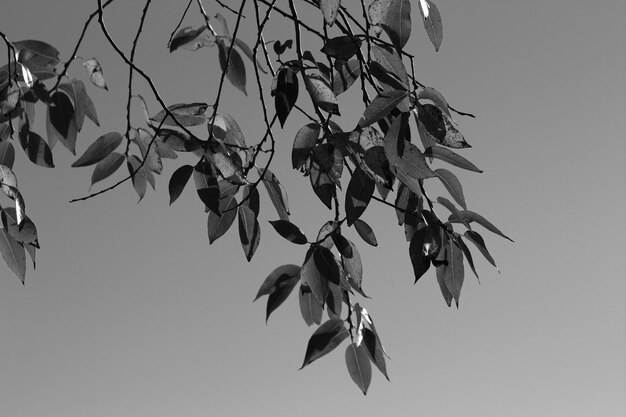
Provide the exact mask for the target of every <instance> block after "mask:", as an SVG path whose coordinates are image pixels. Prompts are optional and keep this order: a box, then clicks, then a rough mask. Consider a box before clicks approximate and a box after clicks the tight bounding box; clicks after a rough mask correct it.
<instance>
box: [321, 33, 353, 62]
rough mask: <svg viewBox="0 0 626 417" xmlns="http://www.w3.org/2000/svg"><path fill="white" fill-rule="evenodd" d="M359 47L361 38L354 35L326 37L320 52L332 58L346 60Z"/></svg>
mask: <svg viewBox="0 0 626 417" xmlns="http://www.w3.org/2000/svg"><path fill="white" fill-rule="evenodd" d="M360 47H361V40H360V39H358V38H355V37H354V36H347V35H346V36H337V37H336V38H332V39H328V41H326V43H325V44H324V47H323V48H322V49H321V52H322V53H323V54H325V55H328V56H330V57H332V58H335V59H339V60H341V61H347V60H349V59H350V58H352V56H354V54H356V52H357V51H358V50H359V48H360Z"/></svg>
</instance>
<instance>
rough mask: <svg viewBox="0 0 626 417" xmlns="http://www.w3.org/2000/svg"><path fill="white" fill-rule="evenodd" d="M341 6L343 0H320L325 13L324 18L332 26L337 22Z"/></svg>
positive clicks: (321, 8)
mask: <svg viewBox="0 0 626 417" xmlns="http://www.w3.org/2000/svg"><path fill="white" fill-rule="evenodd" d="M340 6H341V0H320V10H321V11H322V14H323V15H324V20H325V21H326V23H328V24H329V25H330V26H332V25H333V23H335V19H336V18H337V13H338V12H339V7H340Z"/></svg>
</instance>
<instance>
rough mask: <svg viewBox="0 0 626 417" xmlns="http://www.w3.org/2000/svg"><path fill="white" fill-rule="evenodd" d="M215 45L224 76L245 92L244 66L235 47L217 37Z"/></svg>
mask: <svg viewBox="0 0 626 417" xmlns="http://www.w3.org/2000/svg"><path fill="white" fill-rule="evenodd" d="M217 46H218V49H219V59H220V67H221V68H222V71H226V78H228V81H230V83H231V84H232V85H234V86H235V87H237V88H238V89H239V90H241V92H243V93H244V94H245V95H248V93H246V67H245V66H244V64H243V59H241V55H239V52H237V50H236V49H235V48H232V47H231V46H230V45H227V44H226V43H225V42H224V40H223V39H220V38H218V39H217ZM229 51H230V59H229V56H228V54H229Z"/></svg>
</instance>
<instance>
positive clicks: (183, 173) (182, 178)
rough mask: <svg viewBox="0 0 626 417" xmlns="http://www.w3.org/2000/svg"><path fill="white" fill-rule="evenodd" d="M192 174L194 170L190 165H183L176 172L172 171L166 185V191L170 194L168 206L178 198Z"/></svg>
mask: <svg viewBox="0 0 626 417" xmlns="http://www.w3.org/2000/svg"><path fill="white" fill-rule="evenodd" d="M193 172H194V170H193V167H192V166H191V165H183V166H181V167H179V168H178V169H177V170H176V171H174V173H173V174H172V177H171V178H170V182H169V184H168V190H169V193H170V206H171V205H172V203H173V202H174V201H176V200H177V199H178V197H180V195H181V194H182V192H183V189H184V188H185V185H187V182H188V181H189V178H191V174H193Z"/></svg>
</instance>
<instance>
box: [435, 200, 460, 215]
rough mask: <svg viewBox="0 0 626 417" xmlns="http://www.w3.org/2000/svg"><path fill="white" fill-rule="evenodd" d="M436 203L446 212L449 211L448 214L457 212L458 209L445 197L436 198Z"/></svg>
mask: <svg viewBox="0 0 626 417" xmlns="http://www.w3.org/2000/svg"><path fill="white" fill-rule="evenodd" d="M437 202H438V203H439V204H441V205H442V206H444V207H445V208H447V209H448V210H450V213H455V212H457V211H459V209H458V208H456V206H455V205H454V203H453V202H452V201H450V200H448V199H447V198H445V197H441V196H440V197H437Z"/></svg>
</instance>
